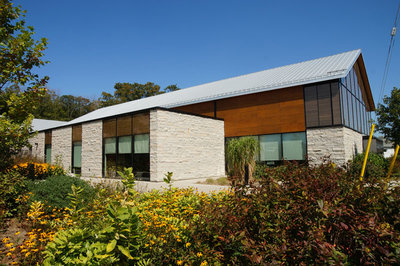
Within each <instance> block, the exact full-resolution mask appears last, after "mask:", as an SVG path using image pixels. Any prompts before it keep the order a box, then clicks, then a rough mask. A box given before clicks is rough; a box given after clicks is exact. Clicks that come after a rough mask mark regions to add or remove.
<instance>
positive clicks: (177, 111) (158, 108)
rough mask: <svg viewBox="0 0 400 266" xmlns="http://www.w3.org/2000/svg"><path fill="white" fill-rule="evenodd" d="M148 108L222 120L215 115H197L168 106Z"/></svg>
mask: <svg viewBox="0 0 400 266" xmlns="http://www.w3.org/2000/svg"><path fill="white" fill-rule="evenodd" d="M149 110H150V111H151V110H162V111H167V112H172V113H177V114H184V115H192V116H197V117H202V118H208V119H212V120H220V121H224V119H223V118H216V117H211V116H206V115H199V114H194V113H190V112H185V111H180V110H175V109H169V108H164V107H154V108H150V109H149Z"/></svg>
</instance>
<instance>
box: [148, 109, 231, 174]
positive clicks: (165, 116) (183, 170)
mask: <svg viewBox="0 0 400 266" xmlns="http://www.w3.org/2000/svg"><path fill="white" fill-rule="evenodd" d="M224 145H225V144H224V122H223V121H222V120H216V119H211V118H203V117H199V116H193V115H188V114H182V113H176V112H170V111H166V110H160V109H156V110H152V111H151V112H150V180H151V181H162V180H163V178H164V174H166V173H167V172H173V173H174V175H173V179H175V180H183V179H194V178H205V177H221V176H224V175H225V153H224V152H225V151H224V149H225V147H224Z"/></svg>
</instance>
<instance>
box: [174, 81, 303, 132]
mask: <svg viewBox="0 0 400 266" xmlns="http://www.w3.org/2000/svg"><path fill="white" fill-rule="evenodd" d="M214 104H215V106H214ZM214 107H215V111H216V117H217V118H222V119H224V122H225V137H238V136H249V135H263V134H274V133H289V132H299V131H305V118H304V96H303V87H302V86H297V87H290V88H284V89H279V90H273V91H267V92H260V93H254V94H248V95H243V96H237V97H231V98H226V99H221V100H217V101H210V102H205V103H200V104H192V105H186V106H180V107H176V108H175V109H177V110H180V111H185V112H191V113H195V114H201V115H208V116H214Z"/></svg>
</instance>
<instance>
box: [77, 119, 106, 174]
mask: <svg viewBox="0 0 400 266" xmlns="http://www.w3.org/2000/svg"><path fill="white" fill-rule="evenodd" d="M102 133H103V122H102V121H101V120H98V121H94V122H88V123H84V124H82V173H81V175H82V176H83V177H101V176H102V166H103V163H102V156H103V135H102Z"/></svg>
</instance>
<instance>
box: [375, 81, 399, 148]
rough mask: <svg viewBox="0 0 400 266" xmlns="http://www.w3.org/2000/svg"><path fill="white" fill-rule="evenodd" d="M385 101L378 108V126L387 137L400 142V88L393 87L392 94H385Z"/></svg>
mask: <svg viewBox="0 0 400 266" xmlns="http://www.w3.org/2000/svg"><path fill="white" fill-rule="evenodd" d="M383 103H384V104H379V105H378V108H377V109H376V114H377V117H378V124H377V126H376V127H377V129H378V130H379V131H380V132H382V133H383V134H384V135H385V138H386V139H388V140H390V141H392V142H393V143H395V144H400V89H398V88H393V90H392V92H391V95H390V96H387V95H385V97H384V98H383Z"/></svg>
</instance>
